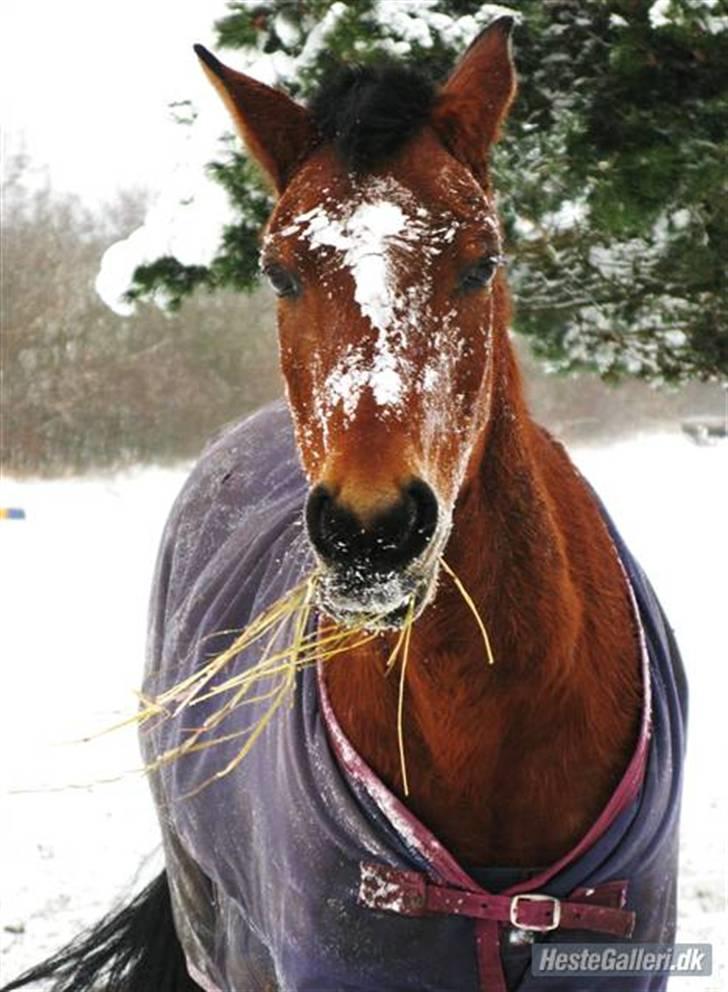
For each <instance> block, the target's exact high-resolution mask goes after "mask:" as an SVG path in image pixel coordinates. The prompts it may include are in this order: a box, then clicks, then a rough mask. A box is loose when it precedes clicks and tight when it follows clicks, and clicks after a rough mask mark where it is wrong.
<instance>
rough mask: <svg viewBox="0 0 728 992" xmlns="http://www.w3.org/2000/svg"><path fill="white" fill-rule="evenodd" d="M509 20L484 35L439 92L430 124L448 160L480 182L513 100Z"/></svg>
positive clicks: (493, 25) (501, 20)
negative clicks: (449, 155)
mask: <svg viewBox="0 0 728 992" xmlns="http://www.w3.org/2000/svg"><path fill="white" fill-rule="evenodd" d="M512 30H513V18H512V17H498V18H497V19H496V20H495V21H492V22H491V23H490V24H489V25H488V27H487V28H485V30H484V31H482V32H481V33H480V34H479V35H478V37H477V38H476V39H475V41H474V42H473V43H472V44H471V46H470V48H468V50H467V51H466V53H465V55H463V57H462V59H461V60H460V62H459V63H458V64H457V66H456V67H455V69H454V71H453V73H452V75H451V76H450V78H449V79H448V80H447V82H446V83H445V85H444V86H443V88H442V89H441V91H440V94H439V96H438V98H437V101H436V103H435V108H434V110H433V114H432V123H433V125H434V127H435V129H436V130H437V131H438V133H439V134H440V137H441V138H442V140H443V141H444V142H445V144H446V145H447V147H448V148H449V149H450V151H451V152H452V154H453V155H454V156H455V157H456V158H458V159H460V161H462V162H463V163H464V164H465V165H467V166H468V167H469V168H470V169H472V171H473V172H474V173H475V174H476V175H477V176H479V177H482V176H484V175H485V171H486V166H487V161H488V151H489V149H490V146H491V145H492V144H493V142H494V141H495V140H496V139H497V137H498V131H499V129H500V125H501V122H502V121H503V119H504V118H505V116H506V114H507V113H508V108H509V106H510V104H511V101H512V100H513V97H514V96H515V94H516V71H515V68H514V66H513V58H512V55H511V31H512Z"/></svg>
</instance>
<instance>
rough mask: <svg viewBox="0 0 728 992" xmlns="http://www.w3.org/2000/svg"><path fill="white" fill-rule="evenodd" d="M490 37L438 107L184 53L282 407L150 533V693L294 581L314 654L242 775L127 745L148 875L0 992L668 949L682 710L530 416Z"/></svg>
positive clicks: (509, 76) (308, 984)
mask: <svg viewBox="0 0 728 992" xmlns="http://www.w3.org/2000/svg"><path fill="white" fill-rule="evenodd" d="M511 29H512V19H511V18H508V17H498V18H496V19H495V20H494V21H493V22H492V23H491V24H490V25H489V26H488V27H487V28H486V29H485V30H484V31H483V32H482V33H481V34H480V35H479V36H478V37H477V38H476V39H475V40H474V41H473V43H472V44H471V46H470V47H469V48H468V49H467V51H466V52H465V54H464V55H463V56H462V58H461V60H460V61H459V63H458V64H457V66H456V67H455V69H454V71H453V72H452V73H451V74H450V76H449V77H448V78H447V80H446V81H445V82H444V83H443V84H442V85H441V86H439V87H436V86H434V85H433V84H432V83H431V82H429V81H428V80H427V79H426V78H424V77H423V76H422V75H420V74H418V73H417V72H416V71H414V70H413V69H411V68H410V67H407V66H403V65H398V64H386V65H380V66H373V67H358V66H353V67H352V66H350V67H344V68H343V69H342V70H341V71H340V72H339V74H338V75H336V76H335V77H333V78H331V79H329V80H328V81H327V82H326V83H324V85H323V86H322V88H321V89H320V91H319V93H318V94H317V95H316V97H315V98H314V99H313V100H312V101H311V102H310V104H309V105H308V106H306V107H304V106H302V105H300V104H298V103H296V102H294V101H293V100H292V99H291V98H289V97H288V96H287V95H286V94H284V93H283V92H281V91H279V90H277V89H274V88H271V87H269V86H267V85H265V84H263V83H261V82H258V81H256V80H254V79H252V78H249V77H247V76H245V75H243V74H241V73H239V72H237V71H236V70H234V69H232V68H230V67H227V66H225V65H223V64H222V63H221V62H219V61H218V60H217V59H216V58H215V56H213V55H212V54H211V53H209V52H208V51H207V50H205V49H204V48H202V47H200V46H196V52H197V54H198V56H199V58H200V61H201V63H202V66H203V69H204V71H205V72H206V73H207V75H208V77H209V79H210V81H211V82H212V84H213V86H214V87H215V88H216V90H217V91H218V92H219V94H220V96H221V97H222V99H223V101H224V103H225V104H226V106H227V108H228V110H229V111H230V113H231V115H232V118H233V120H234V122H235V124H236V126H237V129H238V130H239V132H240V134H241V136H242V138H243V140H244V142H245V144H246V146H247V148H248V150H249V152H250V154H251V155H252V156H253V157H254V159H255V160H257V162H258V163H259V165H260V166H261V168H262V170H263V172H264V174H265V175H266V176H267V177H268V179H269V181H270V183H271V185H272V187H273V189H274V190H275V193H276V195H277V200H276V205H275V208H274V210H273V213H272V216H271V218H270V220H269V223H268V225H267V228H266V231H265V234H264V238H263V242H262V254H261V266H262V270H263V272H264V273H265V275H266V276H267V278H268V280H269V281H270V283H271V285H272V287H273V289H274V291H275V293H276V295H277V298H278V300H277V307H278V326H279V343H280V358H281V367H282V372H283V376H284V380H285V385H286V392H287V397H286V402H285V403H278V404H275V405H273V406H271V407H269V408H266V409H264V410H263V411H261V412H259V413H257V414H256V415H254V416H253V417H251V418H248V419H247V420H245V421H242V422H241V423H239V424H237V425H234V426H233V427H232V428H229V429H227V430H226V431H224V432H223V433H222V434H221V435H220V436H219V437H217V438H216V439H215V440H214V441H213V442H212V443H211V444H210V446H209V447H208V449H207V450H206V452H205V454H204V455H203V457H202V459H201V461H200V463H199V464H198V466H197V468H196V469H195V470H194V472H193V474H192V476H191V478H190V481H189V482H188V483H187V485H186V487H185V490H184V491H183V493H182V495H181V496H180V498H179V499H178V501H177V504H176V505H175V509H174V510H173V513H172V516H171V518H170V521H169V523H168V525H167V529H166V531H165V536H164V539H163V543H162V550H161V552H160V557H159V562H158V567H157V574H156V579H155V591H154V596H153V605H152V617H151V626H150V647H149V659H148V667H147V676H146V684H145V692H146V693H148V694H151V695H154V694H155V693H158V692H159V691H160V687H164V686H169V685H170V684H171V683H173V682H176V681H178V680H179V679H180V678H181V679H182V683H181V684H189V683H185V682H184V680H185V678H192V679H194V678H195V677H196V676H195V673H196V672H199V670H200V669H201V667H202V668H204V666H205V665H207V663H208V659H209V658H210V656H211V654H212V655H215V656H217V657H218V658H219V657H220V656H221V655H220V652H222V653H223V655H224V652H225V650H226V649H227V647H229V645H230V642H231V639H234V637H235V636H237V634H236V632H238V633H239V631H240V629H242V628H245V627H246V625H249V624H251V623H253V624H254V623H255V618H256V617H258V616H260V615H261V613H264V612H265V611H266V610H269V609H270V608H271V604H275V603H276V602H278V601H279V600H280V598H281V597H285V596H286V595H290V592H291V590H292V589H294V588H299V587H298V586H297V585H296V584H297V583H299V582H300V581H301V578H302V576H303V577H304V578H305V576H306V575H307V574H309V573H311V571H312V570H314V571H315V574H316V584H315V588H314V586H313V585H311V584H309V585H307V586H306V587H305V592H304V593H301V595H300V597H299V600H298V601H297V602H298V604H299V607H300V604H301V602H302V601H303V599H305V600H306V612H305V622H304V621H302V617H304V613H302V612H301V609H302V607H301V609H299V612H298V613H297V614H296V613H292V614H291V616H292V617H293V619H292V620H291V623H293V625H294V627H296V631H297V633H296V637H298V639H299V643H311V642H310V641H309V642H305V640H304V639H305V638H306V637H308V638H314V639H315V638H316V637H317V636H318V634H317V631H318V632H321V631H323V632H324V633H323V634H321V636H322V637H329V638H331V637H334V638H335V637H337V636H338V637H339V638H340V639H339V641H338V642H337V643H338V644H339V645H340V646H341V645H343V647H341V649H340V650H337V651H332V652H330V654H331V656H330V657H328V658H327V660H326V661H325V662H324V661H319V663H318V664H316V665H309V666H308V667H307V668H305V670H297V671H296V673H295V694H294V695H293V696H291V697H286V699H287V701H288V705H287V706H285V707H281V708H280V710H279V711H278V712H277V713H276V714H275V717H274V718H273V719H271V720H270V721H269V722H267V725H266V726H265V729H264V730H263V729H262V728H259V729H261V732H260V733H259V734H258V735H257V739H256V740H255V743H254V745H253V746H252V747H251V748H250V750H249V751H248V752H247V753H246V756H245V759H244V761H240V762H238V760H237V758H236V755H238V751H237V742H236V740H235V739H234V738H236V736H237V735H239V734H240V733H242V732H243V731H242V729H241V727H240V725H239V724H240V712H241V710H235V709H233V710H231V711H230V713H229V714H228V719H227V722H226V723H225V724H224V729H225V730H226V733H225V734H221V735H220V736H219V737H217V738H216V739H215V741H214V743H215V747H203V746H202V745H201V744H199V743H198V744H197V745H196V746H195V747H194V748H189V749H188V752H187V753H185V754H184V756H181V757H179V760H176V761H172V762H168V763H165V762H163V763H159V762H157V763H156V764H155V761H156V759H158V757H159V755H160V754H170V753H173V752H175V749H176V750H177V751H179V742H180V740H182V739H184V735H185V733H188V734H189V733H190V728H189V725H187V726H186V727H185V719H187V720H188V724H189V715H188V714H187V713H186V712H185V713H182V715H181V717H179V718H178V719H168V720H164V719H161V720H159V721H158V722H156V723H154V724H153V726H152V728H151V730H150V731H149V732H148V733H146V734H143V736H142V741H143V749H144V751H145V754H146V756H147V758H148V760H149V762H150V765H151V766H152V768H153V771H152V772H151V774H150V778H151V784H152V790H153V793H154V798H155V801H156V804H157V808H158V812H159V817H160V823H161V827H162V834H163V839H164V851H165V859H166V870H165V872H164V873H163V874H162V875H160V876H159V877H158V878H157V879H155V881H154V882H153V883H152V884H151V886H149V888H148V889H147V890H145V891H144V892H143V893H142V894H141V895H140V896H138V897H137V898H136V899H135V900H134V901H133V902H132V903H131V904H130V905H129V906H127V907H125V908H124V909H123V910H122V911H121V912H120V913H118V914H116V915H112V916H111V917H109V918H108V919H107V920H105V921H103V922H102V923H101V924H100V925H99V926H98V927H97V928H96V929H95V930H94V931H92V933H91V934H90V935H87V936H86V937H84V938H82V939H80V940H79V942H77V943H76V944H74V945H71V947H70V948H69V949H66V950H65V951H62V952H60V953H59V955H57V956H56V957H55V958H53V959H51V960H50V961H49V962H46V964H45V965H41V966H39V967H38V968H37V969H34V970H33V971H32V972H30V973H28V975H26V976H21V979H19V980H17V981H16V982H14V983H11V984H10V985H8V986H6V990H8V992H10V990H11V989H15V988H19V987H21V985H23V984H27V982H28V981H30V980H37V979H40V978H48V977H55V978H56V980H57V982H58V984H57V985H56V986H55V987H56V988H57V989H59V990H62V992H81V990H90V989H91V988H98V987H99V985H98V983H99V982H100V981H102V980H103V981H104V982H105V985H104V987H108V988H109V989H113V990H115V992H119V990H123V992H140V990H142V989H144V990H146V992H149V990H151V989H154V990H161V992H191V990H194V989H200V988H202V989H205V990H208V992H248V990H254V989H255V990H257V989H260V990H264V989H265V990H268V989H276V988H279V989H290V990H294V989H295V990H299V989H300V990H303V989H316V990H329V989H331V990H341V989H345V988H346V989H352V990H354V989H357V990H374V989H377V990H384V989H395V988H396V989H398V990H404V989H412V990H418V992H423V990H432V992H436V990H438V992H441V990H445V989H448V990H450V989H451V990H458V992H465V990H471V989H472V990H476V989H480V990H483V992H503V990H505V989H516V988H517V989H530V988H532V987H541V985H542V984H543V981H544V980H543V979H538V978H534V977H533V976H532V975H531V972H530V971H529V964H530V962H531V959H532V955H534V953H535V951H536V950H538V949H539V945H540V944H542V943H544V944H547V945H548V944H552V943H559V942H562V941H565V940H566V941H568V940H571V941H576V940H581V941H584V940H588V941H591V942H595V941H606V940H611V941H629V940H639V941H653V942H662V943H670V942H671V941H672V940H673V939H674V930H675V880H676V857H677V855H676V843H677V841H676V838H677V828H678V817H679V805H680V789H681V770H682V763H683V753H684V735H685V723H686V686H685V679H684V674H683V670H682V667H681V663H680V658H679V654H678V651H677V647H676V645H675V641H674V637H673V634H672V632H671V630H670V627H669V625H668V623H667V621H666V620H665V618H664V615H663V613H662V611H661V609H660V606H659V603H658V602H657V600H656V598H655V595H654V593H653V591H652V590H651V587H650V586H649V583H648V581H647V579H646V577H645V576H644V574H643V573H642V571H641V570H640V568H639V566H638V564H637V563H636V562H635V560H634V559H633V558H632V556H631V554H630V553H629V551H628V549H627V548H626V547H625V545H624V543H623V542H622V540H621V538H620V536H619V534H618V532H617V530H616V527H615V526H614V524H613V523H612V521H611V520H610V519H609V517H608V515H607V513H606V510H605V509H604V507H603V506H602V505H601V503H600V501H599V499H598V497H597V496H596V494H595V493H594V491H593V490H592V489H591V487H590V486H589V484H588V483H587V482H586V480H585V479H584V478H583V477H582V476H581V475H580V473H579V472H578V471H577V469H576V468H575V467H574V465H573V464H572V462H571V461H570V459H569V457H568V455H567V453H566V451H565V450H564V448H563V447H562V445H561V444H560V443H559V442H558V441H556V440H555V439H554V438H553V437H552V436H550V435H549V433H548V432H547V431H546V430H544V429H543V428H542V427H540V426H539V425H538V424H537V423H536V422H535V421H534V420H533V418H532V417H531V415H530V413H529V410H528V407H527V403H526V400H525V398H524V390H523V385H522V381H521V378H520V374H519V370H518V366H517V363H516V359H515V356H514V352H513V348H512V345H511V342H510V338H509V327H510V318H511V308H510V302H509V296H508V288H507V283H506V276H505V257H504V245H503V235H502V231H501V226H500V223H499V220H498V217H497V213H496V206H495V199H494V192H493V188H492V183H491V176H490V169H489V161H490V153H491V149H492V147H493V144H494V142H495V141H496V139H497V138H498V136H499V134H500V130H501V127H502V125H503V123H504V120H505V118H506V115H507V112H508V109H509V107H510V105H511V102H512V100H513V99H514V95H515V91H516V76H515V69H514V65H513V58H512V52H511V40H510V39H511ZM314 595H315V597H316V599H315V603H312V597H313V596H314ZM301 597H303V599H301ZM296 617H298V619H296ZM331 631H334V633H333V634H332V633H330V632H331ZM337 631H338V632H339V633H338V634H337V633H336V632H337ZM351 631H354V632H356V633H354V634H351V635H349V634H348V633H347V632H351ZM326 632H329V633H326ZM342 632H343V633H342ZM362 632H363V633H362ZM342 637H343V640H342V639H341V638H342ZM347 637H348V638H349V639H348V640H347V639H346V638H347ZM246 643H247V642H246ZM403 644H404V647H403ZM261 651H262V649H261V648H259V646H258V645H257V643H256V644H248V645H247V647H246V649H245V650H242V649H241V650H240V651H237V652H236V653H235V657H234V658H233V660H232V662H231V664H233V665H234V666H237V669H236V670H239V671H240V670H242V671H245V670H246V666H250V665H254V664H255V663H257V662H256V659H260V657H261ZM256 652H257V654H256ZM398 652H399V653H398ZM225 657H226V658H227V657H228V656H227V655H225ZM398 660H399V666H400V667H399V677H398V678H397V677H394V676H393V675H392V671H393V668H396V663H397V661H398ZM204 670H205V672H207V671H208V670H207V669H206V668H204ZM217 671H219V668H218V669H217ZM225 674H226V676H227V674H229V672H228V670H227V669H226V670H225ZM205 679H207V675H205ZM206 684H207V685H208V687H209V684H211V683H207V682H206ZM268 695H270V693H268ZM209 696H210V697H212V696H214V692H210V694H209ZM265 696H266V693H264V692H261V693H260V699H261V700H262V702H260V701H256V700H253V708H252V713H253V715H256V710H255V706H263V707H265V706H266V705H267V703H266V702H265V700H264V699H263V697H265ZM199 701H200V702H201V703H202V713H203V715H204V713H205V712H206V710H205V707H210V706H212V701H211V699H210V698H208V697H205V698H204V699H200V700H199ZM250 712H251V711H246V714H249V713H250ZM260 712H261V713H263V714H264V715H265V713H267V712H268V711H267V710H261V711H260ZM258 715H260V714H258ZM178 716H179V714H178ZM200 720H202V721H203V722H204V720H203V717H200ZM230 721H232V722H230ZM236 721H237V722H236ZM256 733H257V732H256ZM195 740H196V741H197V738H195ZM211 770H212V774H209V773H210V771H211ZM203 785H204V788H203V787H202V786H203ZM610 980H611V979H609V978H607V979H602V978H598V977H594V978H590V979H588V981H587V980H584V979H583V978H579V977H576V978H573V977H570V976H568V975H562V976H561V977H557V978H552V979H551V984H549V985H548V987H550V988H558V989H575V988H585V987H588V988H589V989H591V990H598V989H601V988H602V987H609V988H611V987H612V986H611V985H609V984H608V983H609V981H610ZM539 981H540V982H541V985H539V984H538V983H539ZM665 981H666V978H664V977H657V978H655V977H654V976H646V975H645V976H642V977H631V978H625V979H624V980H623V981H622V983H621V985H620V988H621V989H622V990H624V989H629V990H635V992H636V990H642V989H645V990H646V989H651V990H654V989H658V988H660V989H661V988H664V987H665V985H664V983H665ZM534 983H535V984H534ZM604 983H607V984H606V985H605V984H604Z"/></svg>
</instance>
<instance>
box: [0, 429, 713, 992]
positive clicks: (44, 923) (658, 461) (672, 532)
mask: <svg viewBox="0 0 728 992" xmlns="http://www.w3.org/2000/svg"><path fill="white" fill-rule="evenodd" d="M573 454H574V456H575V459H576V461H577V462H578V464H579V465H580V467H581V468H582V470H583V471H584V472H585V473H586V475H587V476H588V477H589V478H590V479H591V480H592V482H593V483H594V484H595V486H596V488H597V490H598V491H599V492H600V494H601V495H602V497H603V499H604V500H605V502H606V504H607V506H608V507H609V509H610V511H611V512H612V515H613V516H614V518H615V520H616V522H617V523H618V525H619V527H620V529H621V530H622V533H623V535H624V537H625V538H626V540H627V542H628V543H629V544H630V546H631V548H632V549H633V551H634V552H635V554H636V555H637V557H638V558H639V559H640V560H641V562H642V564H643V565H644V567H645V568H646V570H647V572H648V574H649V575H650V577H651V578H652V580H653V583H654V585H655V586H656V588H657V591H658V593H659V594H660V597H661V599H662V601H663V603H664V605H665V607H666V609H667V612H668V614H669V616H670V619H671V621H672V623H673V626H674V627H675V629H676V631H677V634H678V638H679V641H680V644H681V647H682V651H683V654H684V657H685V662H686V666H687V669H688V675H689V678H690V682H691V690H692V697H691V714H692V721H691V730H690V751H689V757H688V772H687V785H686V792H685V802H684V814H683V841H682V869H681V886H680V888H681V910H680V913H681V915H680V925H681V934H680V936H681V939H682V940H684V941H708V942H712V943H713V945H714V948H715V950H714V955H715V956H716V957H717V958H718V959H719V961H720V967H722V969H723V971H722V980H721V977H720V976H719V975H718V974H714V977H713V978H711V979H705V980H700V979H694V978H691V979H689V980H684V981H683V982H682V983H679V982H677V981H675V982H674V983H673V984H672V989H673V992H678V990H680V992H683V987H684V989H685V990H686V992H718V990H719V989H723V988H725V957H726V955H725V947H724V946H723V948H722V950H721V949H720V944H721V942H724V940H725V937H724V935H725V933H726V932H728V926H726V924H727V923H728V918H727V916H726V895H725V893H726V862H727V858H726V838H728V823H727V822H726V805H727V804H726V789H725V782H726V775H725V761H724V758H723V757H722V756H724V755H725V754H726V743H727V741H726V737H727V736H728V734H727V732H726V727H727V726H728V720H726V702H725V698H726V697H725V688H726V674H725V673H726V662H728V623H727V622H726V617H727V615H728V609H727V607H726V603H728V596H727V595H726V593H727V592H728V581H727V580H726V576H727V575H728V571H727V569H726V563H728V526H727V521H726V515H727V514H728V510H727V507H728V449H727V448H726V447H725V445H722V446H716V447H704V448H700V447H696V446H694V445H693V444H692V443H690V442H689V441H687V440H685V439H684V438H683V437H682V436H680V435H677V434H674V435H671V434H658V435H650V436H643V437H639V438H635V439H633V440H629V441H624V442H620V443H617V444H613V445H611V446H608V447H597V448H580V449H578V450H576V451H574V452H573ZM184 474H185V473H184V472H183V471H182V470H163V469H158V468H147V469H139V470H137V471H134V472H131V473H126V474H124V475H119V476H115V477H104V478H96V479H68V480H63V481H53V482H38V481H32V482H21V481H15V480H11V479H5V480H2V482H0V507H2V506H5V507H7V506H20V507H23V508H24V509H25V511H26V514H27V519H26V520H25V521H14V520H0V562H1V565H0V573H1V574H0V583H1V585H0V611H1V621H0V623H1V626H0V648H1V650H2V718H1V720H0V753H2V756H3V760H2V779H3V785H4V787H5V790H6V796H5V799H4V805H3V811H2V844H0V875H1V877H2V930H1V931H0V976H1V977H2V979H3V980H4V981H9V980H10V978H12V977H13V976H14V975H15V974H16V973H17V972H18V971H20V970H21V969H23V968H24V967H26V966H28V965H30V964H32V963H35V962H37V960H38V959H39V958H42V957H43V956H44V955H46V954H47V953H49V952H50V951H52V950H55V949H56V948H57V947H58V945H59V944H60V943H62V942H64V941H65V940H67V939H68V938H70V937H71V936H73V935H74V934H75V933H77V932H78V930H79V929H81V928H82V927H84V926H85V925H87V924H88V923H91V922H93V921H94V920H96V919H97V918H98V917H99V916H100V915H101V914H102V913H103V912H105V911H106V909H107V908H108V907H109V904H110V903H111V902H112V901H113V900H114V899H115V898H117V897H120V896H123V895H126V894H131V893H132V892H133V891H135V890H136V889H137V888H138V887H139V885H140V884H141V881H142V879H143V878H144V879H146V878H147V877H149V876H150V875H151V874H152V872H153V871H154V870H155V869H156V868H157V867H158V866H159V864H160V861H159V854H158V852H156V853H155V851H156V847H157V843H158V836H157V830H156V824H155V820H154V815H153V813H152V805H151V801H150V800H149V798H148V796H147V790H146V785H145V783H144V781H143V779H142V778H141V777H140V776H138V775H136V774H125V773H127V772H133V770H134V769H136V768H137V767H138V764H139V759H138V755H137V751H136V744H135V736H134V732H133V730H124V731H118V732H116V733H114V734H111V735H108V736H104V737H99V738H96V739H94V740H92V741H91V742H89V743H83V744H78V743H73V742H74V741H75V740H77V739H78V738H81V737H85V736H87V735H89V734H92V733H94V732H95V731H98V730H101V729H103V728H105V727H107V726H109V725H110V724H112V723H113V722H114V721H117V720H120V719H122V718H124V717H125V716H127V715H128V714H129V713H131V712H132V711H133V709H134V705H135V699H134V695H133V690H134V688H135V687H136V686H137V685H138V684H139V681H140V674H141V668H142V661H143V650H144V647H143V645H144V627H145V610H146V598H147V593H148V588H149V584H150V579H151V572H152V567H153V561H154V557H155V553H156V547H157V544H158V540H159V535H160V533H161V528H162V525H163V522H164V518H165V516H166V514H167V511H168V509H169V506H170V504H171V502H172V499H173V498H174V495H175V494H176V492H177V491H178V489H179V487H180V485H181V483H182V480H183V478H184ZM119 776H121V777H120V778H119ZM106 779H113V780H115V781H111V782H108V783H106V784H102V783H101V780H106Z"/></svg>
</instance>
